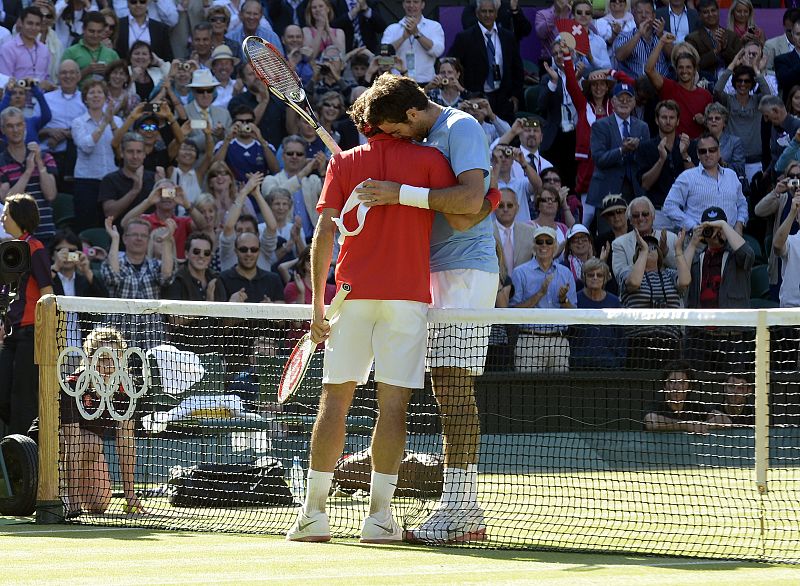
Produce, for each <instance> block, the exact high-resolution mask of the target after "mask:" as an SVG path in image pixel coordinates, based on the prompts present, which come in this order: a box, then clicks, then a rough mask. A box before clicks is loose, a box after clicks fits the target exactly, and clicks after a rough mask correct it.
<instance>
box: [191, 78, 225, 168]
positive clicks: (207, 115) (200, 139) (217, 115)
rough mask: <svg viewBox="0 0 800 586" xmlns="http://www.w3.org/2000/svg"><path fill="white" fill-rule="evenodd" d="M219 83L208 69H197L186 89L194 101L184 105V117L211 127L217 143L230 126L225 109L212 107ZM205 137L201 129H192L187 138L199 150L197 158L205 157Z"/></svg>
mask: <svg viewBox="0 0 800 586" xmlns="http://www.w3.org/2000/svg"><path fill="white" fill-rule="evenodd" d="M217 86H219V82H218V81H217V79H216V78H215V77H214V75H213V74H212V73H211V71H210V70H208V69H198V70H197V71H195V72H194V73H193V74H192V83H190V84H188V85H187V87H188V88H190V89H191V90H192V96H193V97H194V99H193V100H192V101H191V102H189V103H188V104H186V117H187V118H189V120H204V121H205V122H206V124H208V125H209V126H210V127H211V133H212V135H213V136H214V139H215V140H217V141H220V140H222V139H223V138H225V132H226V129H228V128H230V126H231V123H232V121H231V115H230V113H229V112H228V111H227V110H226V109H225V108H220V107H219V106H213V105H212V103H213V102H214V96H215V94H216V90H217ZM204 137H205V135H204V134H203V129H202V128H193V129H192V132H191V133H189V136H188V137H187V138H189V139H191V140H193V141H194V142H195V143H196V144H197V145H198V146H199V148H200V151H201V152H199V153H198V155H197V156H198V158H199V159H202V158H203V156H204V155H205V138H204Z"/></svg>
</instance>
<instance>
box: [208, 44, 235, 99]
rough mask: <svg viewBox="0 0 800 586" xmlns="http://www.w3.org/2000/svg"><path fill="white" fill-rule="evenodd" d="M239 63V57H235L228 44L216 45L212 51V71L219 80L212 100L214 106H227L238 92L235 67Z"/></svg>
mask: <svg viewBox="0 0 800 586" xmlns="http://www.w3.org/2000/svg"><path fill="white" fill-rule="evenodd" d="M237 65H239V58H238V57H234V56H233V53H232V52H231V50H230V48H229V47H228V46H227V45H222V46H220V47H216V48H215V49H214V52H213V53H211V71H212V72H213V73H214V78H215V79H216V80H217V81H218V82H219V85H218V86H217V94H216V97H215V98H214V101H213V102H212V105H213V106H219V107H220V108H227V107H228V103H229V102H230V101H231V98H233V95H234V93H235V92H236V89H235V86H236V76H235V75H234V71H235V67H236V66H237Z"/></svg>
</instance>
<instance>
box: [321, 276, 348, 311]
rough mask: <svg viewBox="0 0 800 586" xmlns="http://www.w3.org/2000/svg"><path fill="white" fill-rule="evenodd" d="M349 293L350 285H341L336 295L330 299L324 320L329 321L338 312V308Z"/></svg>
mask: <svg viewBox="0 0 800 586" xmlns="http://www.w3.org/2000/svg"><path fill="white" fill-rule="evenodd" d="M349 293H350V284H349V283H342V286H341V287H340V288H339V290H338V291H337V292H336V295H335V296H334V297H333V299H331V304H330V305H329V306H328V310H327V311H326V312H325V319H331V318H332V317H333V316H334V315H336V313H337V312H338V311H339V308H340V307H341V306H342V303H344V300H345V298H346V297H347V295H348V294H349Z"/></svg>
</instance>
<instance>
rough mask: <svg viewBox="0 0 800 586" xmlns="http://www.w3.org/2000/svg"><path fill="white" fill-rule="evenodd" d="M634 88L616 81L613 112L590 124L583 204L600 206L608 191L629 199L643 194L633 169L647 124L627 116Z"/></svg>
mask: <svg viewBox="0 0 800 586" xmlns="http://www.w3.org/2000/svg"><path fill="white" fill-rule="evenodd" d="M634 95H635V94H634V89H633V86H632V85H629V84H627V83H618V84H617V85H616V86H615V87H614V92H613V97H612V98H611V101H612V105H613V106H614V114H613V115H611V116H606V117H605V118H602V119H600V120H598V121H597V122H595V123H594V126H592V138H591V141H590V143H589V144H590V149H591V152H592V159H593V160H594V166H595V171H594V175H593V176H592V181H591V183H590V184H589V194H588V196H587V199H586V203H585V204H584V216H585V215H586V207H587V206H592V207H594V208H596V207H598V206H600V204H601V202H602V201H603V198H604V197H605V196H606V195H608V194H609V193H621V194H622V195H623V197H624V198H625V199H626V200H627V201H630V200H632V199H633V198H634V197H638V196H640V195H644V190H643V189H642V186H641V185H640V184H639V178H638V173H637V168H636V158H635V156H634V154H635V152H636V149H637V148H639V141H641V140H647V139H648V138H650V129H649V128H648V127H647V124H645V123H644V122H642V121H641V120H639V119H638V118H634V117H633V116H631V112H632V111H633V108H634V106H635V104H636V99H635V98H634Z"/></svg>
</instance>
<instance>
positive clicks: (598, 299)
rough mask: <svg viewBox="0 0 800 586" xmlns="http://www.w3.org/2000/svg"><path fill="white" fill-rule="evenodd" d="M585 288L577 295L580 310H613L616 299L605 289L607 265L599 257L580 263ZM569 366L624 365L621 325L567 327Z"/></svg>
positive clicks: (608, 280) (600, 366)
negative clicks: (581, 264)
mask: <svg viewBox="0 0 800 586" xmlns="http://www.w3.org/2000/svg"><path fill="white" fill-rule="evenodd" d="M582 278H583V283H584V287H583V289H581V290H580V291H578V294H577V300H578V303H577V307H578V308H579V309H616V308H618V307H622V306H621V305H620V303H619V298H618V297H617V296H616V295H613V294H612V293H608V292H607V291H606V289H605V287H606V285H607V284H608V283H609V282H610V279H611V272H610V271H609V269H608V265H607V264H606V263H605V262H603V261H602V260H600V259H599V258H590V259H588V260H587V261H586V262H584V263H583V277H582ZM569 346H570V356H569V365H570V368H585V369H595V368H602V369H613V368H616V369H620V368H624V366H625V351H626V341H625V335H624V329H623V328H622V327H621V326H614V325H605V326H588V325H587V326H573V327H571V328H570V329H569Z"/></svg>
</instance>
